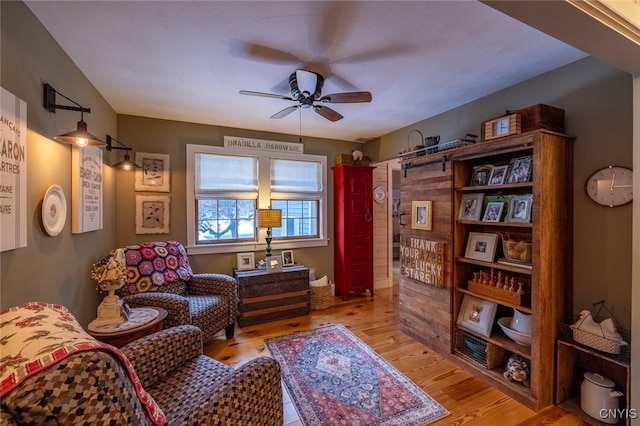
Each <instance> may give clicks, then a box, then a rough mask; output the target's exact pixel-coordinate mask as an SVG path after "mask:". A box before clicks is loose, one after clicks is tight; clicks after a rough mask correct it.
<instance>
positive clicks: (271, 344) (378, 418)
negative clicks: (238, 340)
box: [265, 324, 449, 426]
mask: <svg viewBox="0 0 640 426" xmlns="http://www.w3.org/2000/svg"><path fill="white" fill-rule="evenodd" d="M265 343H266V345H267V348H268V349H269V351H270V352H271V355H272V356H273V357H274V358H275V359H276V360H278V362H280V366H281V368H282V377H283V380H284V382H285V385H286V386H287V389H288V390H289V394H290V395H291V398H292V399H293V402H294V404H295V406H296V408H297V409H298V412H299V414H300V418H301V420H302V422H303V423H304V424H305V425H306V426H334V425H340V426H343V425H349V426H364V425H376V426H391V425H394V426H418V425H425V424H427V423H431V422H432V421H434V420H437V419H439V418H441V417H444V416H446V415H448V414H449V412H448V411H447V410H446V409H445V408H444V407H443V406H441V405H440V404H439V403H438V402H436V401H435V400H434V399H433V398H431V397H430V396H429V395H427V394H426V393H425V392H424V391H423V390H422V389H420V387H418V386H417V385H416V384H415V383H413V382H412V381H411V380H409V379H408V378H407V377H406V376H404V375H403V374H402V373H400V372H399V371H398V370H397V369H396V368H395V367H393V366H392V365H391V364H389V363H388V362H387V361H385V360H384V359H383V358H382V357H380V356H379V355H378V354H377V353H376V352H374V351H373V349H371V348H370V347H368V346H367V345H366V344H365V343H364V342H362V341H361V340H360V339H358V338H357V337H356V336H355V335H354V334H353V333H351V332H350V331H349V330H347V329H346V328H345V327H344V326H343V325H342V324H337V325H331V326H327V327H322V328H318V329H315V330H311V331H306V332H301V333H294V334H289V335H286V336H280V337H274V338H269V339H265Z"/></svg>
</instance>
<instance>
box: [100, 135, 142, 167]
mask: <svg viewBox="0 0 640 426" xmlns="http://www.w3.org/2000/svg"><path fill="white" fill-rule="evenodd" d="M113 142H117V143H119V144H120V145H122V146H121V147H120V146H113ZM112 149H121V150H124V151H125V153H124V160H122V161H119V162H117V163H116V164H114V165H113V167H115V168H116V169H119V170H135V169H139V168H140V166H138V165H137V164H136V163H134V162H133V161H131V157H130V156H129V151H131V148H129V147H128V146H126V145H125V144H123V143H122V142H120V141H119V140H117V139H114V138H112V137H111V136H109V135H107V151H111V150H112Z"/></svg>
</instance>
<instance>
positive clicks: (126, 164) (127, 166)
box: [113, 152, 140, 171]
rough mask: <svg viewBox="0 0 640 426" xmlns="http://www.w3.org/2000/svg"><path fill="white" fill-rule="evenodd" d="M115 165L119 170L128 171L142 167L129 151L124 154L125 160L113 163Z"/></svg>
mask: <svg viewBox="0 0 640 426" xmlns="http://www.w3.org/2000/svg"><path fill="white" fill-rule="evenodd" d="M113 167H115V168H116V169H119V170H126V171H129V170H135V169H139V168H140V166H138V165H137V164H136V163H134V162H133V161H131V157H130V156H129V153H128V152H127V153H126V154H124V160H122V161H118V162H117V163H116V164H114V165H113Z"/></svg>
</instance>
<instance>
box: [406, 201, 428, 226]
mask: <svg viewBox="0 0 640 426" xmlns="http://www.w3.org/2000/svg"><path fill="white" fill-rule="evenodd" d="M411 228H412V229H424V230H426V231H430V230H431V201H412V202H411Z"/></svg>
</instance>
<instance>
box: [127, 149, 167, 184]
mask: <svg viewBox="0 0 640 426" xmlns="http://www.w3.org/2000/svg"><path fill="white" fill-rule="evenodd" d="M136 164H137V165H139V166H140V168H139V169H136V175H135V190H136V191H148V192H170V187H171V186H170V182H169V180H170V173H171V172H170V170H171V169H170V166H169V154H154V153H150V152H136Z"/></svg>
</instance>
